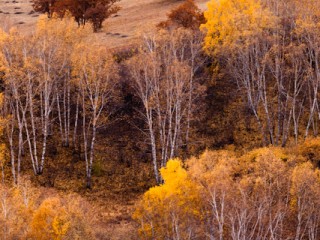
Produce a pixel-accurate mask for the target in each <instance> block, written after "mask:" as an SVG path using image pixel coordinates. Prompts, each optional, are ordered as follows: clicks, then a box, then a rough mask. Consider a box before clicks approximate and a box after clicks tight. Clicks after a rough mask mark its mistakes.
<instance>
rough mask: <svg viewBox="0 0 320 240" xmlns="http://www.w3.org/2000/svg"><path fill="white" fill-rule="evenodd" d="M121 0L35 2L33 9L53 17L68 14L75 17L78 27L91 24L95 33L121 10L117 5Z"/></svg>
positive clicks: (37, 0) (41, 0) (35, 0)
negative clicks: (87, 23) (55, 14)
mask: <svg viewBox="0 0 320 240" xmlns="http://www.w3.org/2000/svg"><path fill="white" fill-rule="evenodd" d="M119 1H120V0H97V1H96V0H94V1H93V0H81V1H77V0H66V1H65V0H55V1H51V0H50V1H49V0H34V1H33V8H34V10H35V11H37V12H41V13H47V14H48V17H52V16H53V13H57V15H58V16H59V17H64V16H65V14H67V13H68V12H69V13H71V15H72V16H73V17H74V19H75V21H76V22H77V23H78V25H79V26H80V25H85V24H86V22H91V24H92V27H93V30H94V32H97V31H98V30H99V29H101V28H102V23H103V22H104V21H105V20H106V19H107V18H109V17H110V16H111V15H112V14H115V13H116V12H118V11H119V10H120V8H119V6H117V5H115V3H117V2H119Z"/></svg>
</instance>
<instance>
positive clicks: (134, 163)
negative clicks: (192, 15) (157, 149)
mask: <svg viewBox="0 0 320 240" xmlns="http://www.w3.org/2000/svg"><path fill="white" fill-rule="evenodd" d="M206 2H207V0H196V3H197V4H198V5H199V7H200V8H201V9H205V7H206V5H205V3H206ZM181 3H182V1H177V0H121V1H120V2H119V5H120V7H121V10H120V11H119V12H118V13H117V14H115V15H113V16H112V17H111V18H110V19H107V20H106V21H105V23H104V27H103V29H102V30H101V31H100V32H99V33H96V34H94V35H93V36H94V37H96V38H97V39H98V40H99V41H100V42H101V43H103V44H105V45H108V46H110V48H122V47H125V46H128V45H131V44H134V43H135V42H136V41H137V40H138V39H139V37H140V35H141V34H142V33H146V32H148V31H152V30H153V29H155V26H156V25H157V24H158V23H159V22H161V21H163V20H165V19H166V17H167V13H168V12H170V10H171V9H173V8H174V7H176V6H178V5H179V4H181ZM38 16H39V14H38V13H35V12H34V11H33V9H32V6H31V3H30V0H0V26H1V27H2V28H5V29H6V30H8V29H9V28H10V27H12V26H15V27H17V28H18V30H20V31H22V32H24V33H26V34H30V33H31V34H32V32H33V31H34V30H35V25H36V23H37V19H38ZM105 146H106V145H103V144H101V145H99V148H100V149H98V151H97V153H98V156H97V159H99V160H98V165H96V166H95V169H94V173H93V186H94V187H93V189H92V190H86V189H85V188H84V187H83V186H84V179H85V175H84V173H85V171H84V165H83V164H84V163H83V161H79V162H76V163H71V165H72V166H71V165H70V162H73V160H71V159H72V158H73V156H72V154H71V152H70V151H68V150H63V149H62V150H61V149H60V150H61V151H65V152H64V153H62V154H61V153H59V157H58V158H59V159H54V161H52V164H50V165H51V166H50V168H51V169H49V168H48V171H47V173H48V174H44V175H43V176H42V178H40V179H34V182H39V185H42V186H48V187H53V188H54V189H56V190H57V191H61V192H68V191H72V192H77V193H79V194H81V195H83V196H85V197H86V198H87V199H88V200H89V201H90V202H91V203H93V204H94V205H95V207H96V208H97V209H98V210H97V212H98V215H99V216H98V218H99V219H100V220H101V221H100V224H99V226H97V228H99V229H100V230H101V231H100V234H99V236H98V238H99V239H106V240H107V239H110V240H117V239H119V240H120V239H121V240H130V239H138V237H137V235H136V232H137V231H136V224H135V222H134V221H133V220H132V218H131V216H132V213H133V210H134V205H135V202H136V201H137V199H139V196H141V195H142V193H143V191H145V190H146V189H148V187H150V186H151V184H152V182H153V181H152V180H151V179H150V172H151V173H152V171H151V169H148V168H149V167H151V165H150V164H149V163H139V159H135V160H132V159H131V162H130V163H128V162H124V163H119V161H116V160H111V159H113V157H112V156H108V154H106V153H108V152H110V151H109V149H105ZM111 152H112V151H111ZM70 160H71V161H70ZM100 163H101V164H100ZM99 164H100V165H99ZM149 165H150V166H149ZM61 166H63V169H62V168H61ZM53 172H54V176H52V174H50V173H53ZM70 172H71V173H72V174H71V173H70ZM30 174H31V175H32V173H30ZM52 181H53V182H54V184H52ZM51 184H52V186H50V185H51Z"/></svg>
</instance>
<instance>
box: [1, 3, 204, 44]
mask: <svg viewBox="0 0 320 240" xmlns="http://www.w3.org/2000/svg"><path fill="white" fill-rule="evenodd" d="M207 1H208V0H196V2H197V3H198V5H199V7H200V8H202V9H205V3H206V2H207ZM181 2H182V1H177V0H121V1H120V3H119V5H120V7H121V10H120V11H119V12H118V13H117V14H116V15H114V16H112V17H111V18H110V19H108V20H107V21H105V23H104V28H103V29H102V31H101V32H99V33H96V34H95V37H97V38H98V39H99V41H100V42H103V43H104V44H107V45H109V47H111V48H113V47H122V46H126V45H128V43H133V42H134V41H135V40H137V39H138V38H139V36H140V34H141V33H142V32H148V31H150V30H152V29H154V26H155V25H156V24H158V23H159V22H160V21H163V20H165V19H166V15H167V13H168V12H169V11H170V10H171V9H172V8H174V7H175V6H178V5H179V4H181ZM37 16H38V14H37V13H34V12H33V11H32V6H31V3H30V1H29V0H0V26H1V25H4V24H5V25H7V26H8V25H9V26H16V27H17V28H18V29H20V30H21V31H23V32H25V33H30V32H32V31H33V29H34V26H35V24H36V22H37V18H38V17H37Z"/></svg>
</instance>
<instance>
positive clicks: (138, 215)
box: [133, 159, 201, 239]
mask: <svg viewBox="0 0 320 240" xmlns="http://www.w3.org/2000/svg"><path fill="white" fill-rule="evenodd" d="M160 172H161V175H162V177H163V179H164V184H162V185H161V186H156V187H153V188H151V189H150V190H149V191H148V192H146V193H145V194H144V196H143V199H142V200H141V202H140V204H139V206H138V207H137V210H136V211H135V213H134V215H133V217H134V219H136V220H138V221H139V222H140V223H141V228H140V230H139V232H140V235H141V237H144V238H145V239H155V237H156V238H158V239H166V238H171V239H172V238H174V236H176V235H177V234H182V235H180V236H181V237H182V236H185V237H187V235H184V234H187V233H188V232H187V230H186V229H189V230H192V228H194V227H195V225H194V224H195V219H198V221H199V219H200V218H201V214H200V199H199V193H198V187H197V185H196V184H195V183H194V182H193V181H192V180H191V179H190V177H189V176H188V173H187V171H186V170H185V169H183V167H182V164H181V161H180V160H179V159H173V160H170V161H168V163H167V166H166V167H165V168H162V169H161V170H160ZM173 226H174V227H173ZM185 237H182V239H185Z"/></svg>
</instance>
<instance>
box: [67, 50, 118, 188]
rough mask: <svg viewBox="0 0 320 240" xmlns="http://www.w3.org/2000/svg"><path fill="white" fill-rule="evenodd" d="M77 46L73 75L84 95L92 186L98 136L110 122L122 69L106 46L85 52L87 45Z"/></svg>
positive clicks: (85, 140)
mask: <svg viewBox="0 0 320 240" xmlns="http://www.w3.org/2000/svg"><path fill="white" fill-rule="evenodd" d="M77 49H79V51H77ZM77 49H75V52H74V56H73V75H74V76H75V77H76V79H77V83H76V84H77V87H78V89H79V92H80V96H81V111H82V137H83V146H84V156H85V161H86V176H87V187H88V188H91V173H92V166H93V161H94V151H95V142H96V135H97V131H98V129H99V127H101V126H103V125H104V124H106V121H107V120H108V116H109V115H110V113H111V110H110V103H111V100H112V98H113V96H114V89H115V85H116V83H117V78H118V71H117V68H116V65H115V63H114V61H113V59H112V56H111V55H110V53H109V52H108V51H107V50H106V49H104V48H99V47H97V48H95V50H89V49H87V50H86V51H83V49H84V46H83V45H80V46H78V48H77ZM80 49H82V50H81V51H82V53H80ZM108 107H109V108H108Z"/></svg>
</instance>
